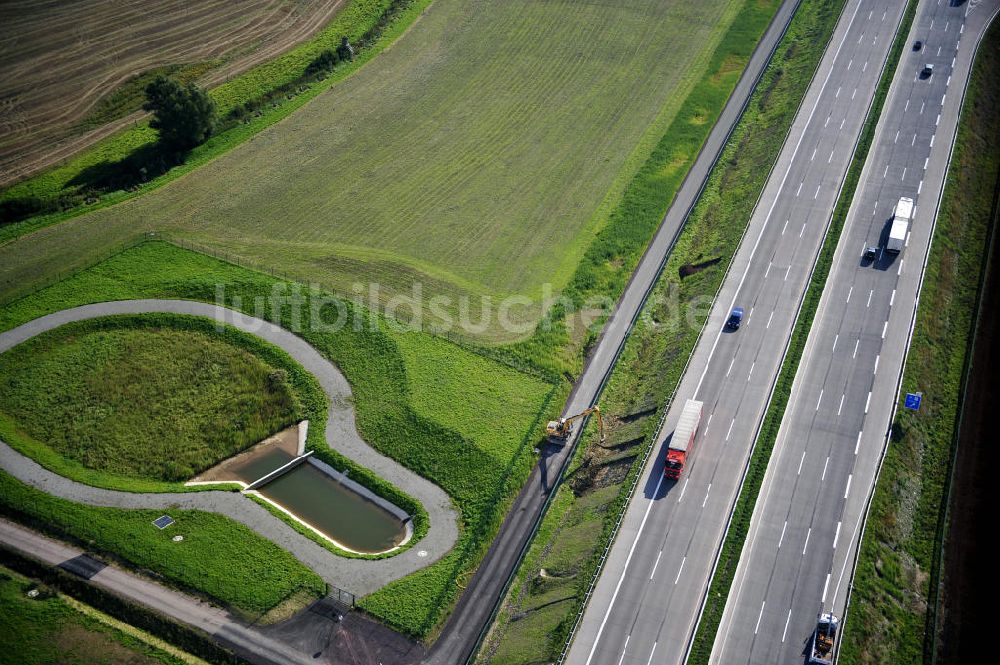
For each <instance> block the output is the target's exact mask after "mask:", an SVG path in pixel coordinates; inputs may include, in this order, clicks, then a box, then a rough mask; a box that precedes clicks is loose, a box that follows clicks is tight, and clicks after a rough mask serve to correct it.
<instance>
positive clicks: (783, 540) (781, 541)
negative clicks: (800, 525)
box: [778, 520, 788, 550]
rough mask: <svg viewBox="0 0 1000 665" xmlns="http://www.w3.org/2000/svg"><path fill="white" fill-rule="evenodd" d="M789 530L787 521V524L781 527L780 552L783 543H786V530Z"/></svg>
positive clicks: (786, 521)
mask: <svg viewBox="0 0 1000 665" xmlns="http://www.w3.org/2000/svg"><path fill="white" fill-rule="evenodd" d="M787 528H788V520H785V523H784V524H782V525H781V536H780V537H779V538H778V549H779V550H780V549H781V543H783V542H785V529H787Z"/></svg>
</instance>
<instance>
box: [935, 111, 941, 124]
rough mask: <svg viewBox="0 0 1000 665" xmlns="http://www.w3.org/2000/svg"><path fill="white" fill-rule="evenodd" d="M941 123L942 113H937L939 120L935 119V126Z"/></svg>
mask: <svg viewBox="0 0 1000 665" xmlns="http://www.w3.org/2000/svg"><path fill="white" fill-rule="evenodd" d="M940 124H941V114H940V113H938V114H937V120H935V121H934V126H935V127H937V126H938V125H940Z"/></svg>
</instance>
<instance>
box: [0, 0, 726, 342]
mask: <svg viewBox="0 0 1000 665" xmlns="http://www.w3.org/2000/svg"><path fill="white" fill-rule="evenodd" d="M743 4H744V3H742V2H740V1H738V0H711V1H706V2H699V3H682V2H671V3H657V2H653V1H652V0H639V1H637V2H634V3H631V4H630V5H629V6H627V7H623V6H621V5H619V4H617V3H610V4H590V5H579V4H576V3H571V2H552V3H526V2H514V3H499V4H497V3H484V2H482V1H481V0H439V1H438V2H435V3H434V4H433V5H432V6H431V7H430V8H429V9H428V10H427V11H426V12H425V13H424V14H423V15H422V16H421V18H420V20H419V21H418V22H417V23H416V24H415V25H414V28H413V29H412V30H410V31H409V32H408V33H406V34H405V35H403V36H402V37H401V38H400V39H399V40H398V41H397V42H396V43H395V44H393V46H392V48H390V49H387V50H386V51H385V52H383V53H382V54H381V55H380V57H378V58H375V59H373V60H371V61H370V63H369V64H368V65H367V66H365V67H364V68H363V69H361V70H359V71H358V72H357V73H355V74H354V75H353V76H351V77H349V78H347V79H345V80H344V81H343V82H341V83H340V84H338V85H337V86H336V87H335V88H332V89H331V90H330V91H328V92H326V93H324V94H322V95H320V96H318V97H317V98H316V99H314V100H313V101H312V102H311V103H310V104H308V105H306V106H304V107H302V108H301V109H300V110H299V111H298V112H296V114H295V115H294V116H292V117H290V118H288V119H287V120H286V121H284V122H282V123H280V124H278V125H275V126H274V127H272V128H271V129H269V130H267V131H265V132H263V133H261V134H260V135H258V136H257V137H255V138H254V140H252V141H249V142H247V143H245V144H243V145H241V146H240V147H238V148H236V149H234V150H232V151H231V152H229V153H227V154H225V155H223V156H222V157H219V158H218V159H216V160H215V161H213V162H211V163H209V164H206V165H205V166H203V167H201V168H200V169H199V170H198V175H197V176H187V177H183V178H180V179H178V180H176V181H174V182H172V183H170V184H169V185H167V186H164V187H162V188H160V189H158V190H156V191H154V192H150V193H149V194H147V195H145V196H143V197H141V198H138V199H134V200H131V201H128V202H126V203H123V204H121V205H118V206H114V207H112V208H106V209H103V210H99V211H96V212H94V213H91V214H88V215H85V216H82V217H79V218H75V219H72V220H68V221H66V222H62V223H60V224H57V225H54V226H50V227H48V228H45V229H43V230H41V231H38V232H36V233H34V234H32V235H29V236H27V237H26V238H24V239H23V240H20V241H15V242H12V243H9V244H7V245H5V246H3V247H0V266H2V267H0V283H3V284H6V286H7V288H4V290H5V291H6V290H9V289H10V288H13V287H14V286H15V283H16V285H18V286H19V285H22V284H23V283H25V281H26V280H30V279H31V278H32V277H33V276H38V275H40V274H49V273H51V272H53V271H57V270H59V269H61V268H63V267H65V266H69V265H73V264H74V263H78V262H84V261H86V260H87V259H88V257H93V256H94V254H95V252H98V251H99V250H100V248H102V247H106V246H108V245H109V244H112V243H114V242H115V241H118V240H121V239H124V238H126V237H128V236H129V235H131V234H133V233H135V232H136V231H137V230H142V229H156V230H159V231H164V232H169V233H172V234H175V235H178V236H182V237H184V238H187V239H189V240H192V241H194V242H197V243H201V244H203V245H205V246H208V247H210V248H216V249H225V250H226V251H228V252H231V253H233V254H235V255H238V256H240V257H242V258H243V259H246V260H251V261H255V262H258V263H262V264H264V265H267V266H272V267H278V268H280V269H282V270H283V271H286V272H289V273H291V274H293V275H295V276H296V277H297V278H299V279H302V280H315V281H318V282H320V283H322V284H323V285H324V286H326V287H328V288H331V289H333V290H336V291H339V292H341V293H349V292H350V288H351V285H352V284H353V283H355V282H358V281H360V282H368V281H377V282H379V283H380V284H381V285H382V289H383V293H384V294H386V295H389V294H392V293H410V290H411V286H412V283H413V282H414V281H417V282H420V283H422V284H423V288H424V293H425V295H427V296H429V295H434V294H442V295H446V296H450V297H451V298H452V299H453V300H452V304H451V305H452V306H453V307H457V306H458V305H457V299H458V298H459V297H460V296H463V295H471V296H479V295H491V296H494V297H501V296H505V295H508V294H511V293H525V294H528V295H530V296H538V295H539V294H540V289H541V285H542V284H544V283H551V284H552V285H553V286H554V288H555V289H556V290H559V289H561V288H562V287H564V286H565V285H566V284H567V283H568V280H569V278H570V277H571V275H572V274H573V272H574V270H575V269H576V266H577V264H578V263H579V261H580V258H581V256H582V254H583V252H584V251H585V250H586V249H587V247H588V246H589V245H590V243H591V240H592V239H593V233H594V232H595V231H596V230H598V229H599V228H601V227H602V226H603V225H604V224H605V223H606V221H607V216H608V213H609V211H610V210H611V209H612V207H613V205H614V204H615V203H616V202H617V201H618V200H619V198H620V195H621V192H622V190H623V188H624V186H625V184H626V183H627V182H628V180H629V178H630V177H631V175H632V174H633V173H635V171H636V170H637V168H638V167H639V165H641V164H642V163H643V161H644V160H645V159H646V157H647V156H648V155H649V154H650V152H651V151H652V149H653V147H654V145H655V143H656V141H657V140H658V139H659V137H660V136H661V135H662V134H663V132H664V130H665V128H666V127H667V126H668V125H669V124H670V122H671V121H672V120H673V119H674V117H675V114H676V113H677V111H678V109H679V108H680V107H681V105H682V103H683V102H684V101H685V98H686V96H687V93H688V92H690V91H691V90H692V89H693V87H694V86H695V84H696V83H697V82H698V81H699V80H701V79H702V77H703V75H705V74H706V72H707V69H708V67H709V64H710V63H711V57H712V55H713V53H714V51H715V47H716V46H717V45H718V43H719V41H720V40H721V39H722V37H723V35H725V34H726V31H727V29H728V28H729V26H730V24H731V22H732V21H733V20H734V18H735V17H736V15H737V14H738V12H739V11H740V10H741V9H742V7H743ZM718 64H719V69H718V70H717V71H716V72H714V74H716V75H719V76H723V77H727V76H726V75H727V74H731V73H732V72H735V73H736V75H738V71H739V69H740V67H741V64H742V63H741V62H736V63H735V67H734V63H732V62H729V63H718ZM708 73H712V72H708ZM728 78H729V77H727V79H728ZM716 111H717V109H716V108H715V105H708V107H706V108H704V109H701V112H700V113H695V114H693V115H692V116H691V117H690V118H689V120H688V121H689V122H690V123H692V124H693V125H696V126H701V125H704V124H705V122H706V117H707V116H708V117H710V116H712V115H714V113H715V112H716ZM705 129H706V130H707V127H705ZM683 161H684V159H683V157H682V158H681V162H682V163H683ZM25 247H30V259H29V258H28V253H29V252H28V251H25V250H24V249H23V248H25ZM29 264H30V265H29ZM0 288H3V287H0ZM476 306H478V303H477V304H476V305H475V306H474V307H476ZM539 311H540V310H539V308H538V306H537V303H536V305H535V306H534V307H529V308H526V309H525V311H523V312H521V317H522V318H525V319H531V318H533V317H536V316H537V315H538V313H539ZM486 336H487V337H493V338H505V336H504V333H503V331H501V330H497V328H496V326H492V327H491V328H490V329H489V330H488V331H487V333H486Z"/></svg>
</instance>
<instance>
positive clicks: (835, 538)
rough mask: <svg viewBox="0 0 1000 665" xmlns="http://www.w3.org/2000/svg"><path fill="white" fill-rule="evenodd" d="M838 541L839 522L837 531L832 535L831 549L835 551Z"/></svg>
mask: <svg viewBox="0 0 1000 665" xmlns="http://www.w3.org/2000/svg"><path fill="white" fill-rule="evenodd" d="M838 540H840V522H837V531H836V532H835V533H834V534H833V549H837V541H838Z"/></svg>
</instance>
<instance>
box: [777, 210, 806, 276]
mask: <svg viewBox="0 0 1000 665" xmlns="http://www.w3.org/2000/svg"><path fill="white" fill-rule="evenodd" d="M802 228H803V229H805V224H803V225H802ZM799 236H800V237H801V236H802V234H801V233H800V234H799ZM791 269H792V266H791V265H789V266H788V267H787V268H785V278H784V279H783V280H782V281H784V282H787V281H788V273H789V271H790V270H791Z"/></svg>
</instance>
